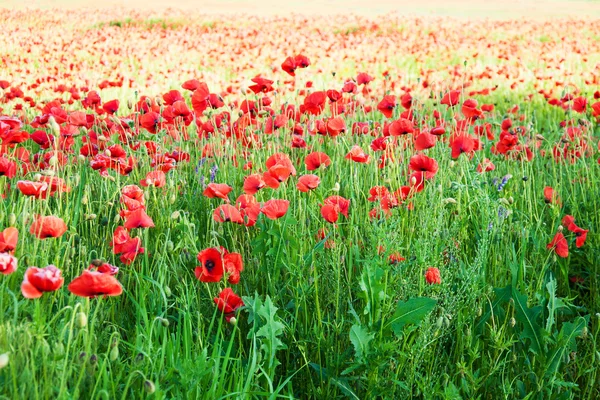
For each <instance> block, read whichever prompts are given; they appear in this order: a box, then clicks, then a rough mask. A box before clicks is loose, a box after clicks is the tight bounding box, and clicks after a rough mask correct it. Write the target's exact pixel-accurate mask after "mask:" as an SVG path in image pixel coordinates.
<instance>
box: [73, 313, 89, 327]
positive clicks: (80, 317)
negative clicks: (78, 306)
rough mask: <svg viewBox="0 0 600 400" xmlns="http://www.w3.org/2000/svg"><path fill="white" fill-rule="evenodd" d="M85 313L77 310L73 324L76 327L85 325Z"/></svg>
mask: <svg viewBox="0 0 600 400" xmlns="http://www.w3.org/2000/svg"><path fill="white" fill-rule="evenodd" d="M87 321H88V320H87V315H85V313H84V312H78V313H77V315H76V316H75V324H76V325H77V327H78V328H84V327H85V326H86V325H87Z"/></svg>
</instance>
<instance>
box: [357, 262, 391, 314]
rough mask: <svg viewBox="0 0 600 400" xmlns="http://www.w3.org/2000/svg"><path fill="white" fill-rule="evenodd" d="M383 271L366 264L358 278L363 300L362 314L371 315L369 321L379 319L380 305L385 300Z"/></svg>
mask: <svg viewBox="0 0 600 400" xmlns="http://www.w3.org/2000/svg"><path fill="white" fill-rule="evenodd" d="M384 274H385V271H384V270H383V269H381V268H379V267H378V266H376V265H373V264H367V265H366V266H365V268H364V269H363V272H362V274H361V276H360V282H359V287H360V290H361V292H362V293H361V296H362V297H363V299H364V300H365V302H366V304H365V309H364V310H363V314H365V315H367V314H369V315H371V321H376V320H377V319H379V317H380V313H381V311H380V307H379V305H380V303H381V302H382V301H383V300H385V290H384V285H383V282H382V281H383V276H384Z"/></svg>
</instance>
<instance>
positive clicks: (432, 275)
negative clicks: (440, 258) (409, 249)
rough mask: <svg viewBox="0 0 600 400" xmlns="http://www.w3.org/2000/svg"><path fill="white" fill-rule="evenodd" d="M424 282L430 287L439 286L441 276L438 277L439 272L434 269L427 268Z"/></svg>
mask: <svg viewBox="0 0 600 400" xmlns="http://www.w3.org/2000/svg"><path fill="white" fill-rule="evenodd" d="M425 281H426V282H427V283H428V284H430V285H433V284H436V285H439V284H441V283H442V276H441V275H440V270H439V269H437V268H434V267H429V268H427V271H425Z"/></svg>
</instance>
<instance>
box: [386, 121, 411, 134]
mask: <svg viewBox="0 0 600 400" xmlns="http://www.w3.org/2000/svg"><path fill="white" fill-rule="evenodd" d="M414 130H415V128H414V125H413V122H412V121H411V120H409V119H406V118H400V119H397V120H396V121H394V122H392V123H391V124H390V126H389V133H390V135H391V136H401V135H407V134H409V133H413V132H414Z"/></svg>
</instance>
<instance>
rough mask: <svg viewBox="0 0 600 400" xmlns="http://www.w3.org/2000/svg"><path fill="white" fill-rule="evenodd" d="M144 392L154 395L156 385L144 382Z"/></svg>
mask: <svg viewBox="0 0 600 400" xmlns="http://www.w3.org/2000/svg"><path fill="white" fill-rule="evenodd" d="M144 390H145V391H146V393H148V394H152V393H154V392H155V391H156V387H155V386H154V383H153V382H152V381H149V380H147V381H145V382H144Z"/></svg>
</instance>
